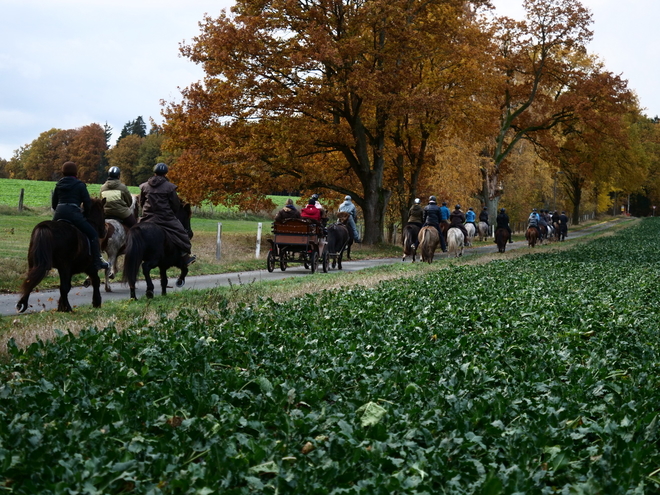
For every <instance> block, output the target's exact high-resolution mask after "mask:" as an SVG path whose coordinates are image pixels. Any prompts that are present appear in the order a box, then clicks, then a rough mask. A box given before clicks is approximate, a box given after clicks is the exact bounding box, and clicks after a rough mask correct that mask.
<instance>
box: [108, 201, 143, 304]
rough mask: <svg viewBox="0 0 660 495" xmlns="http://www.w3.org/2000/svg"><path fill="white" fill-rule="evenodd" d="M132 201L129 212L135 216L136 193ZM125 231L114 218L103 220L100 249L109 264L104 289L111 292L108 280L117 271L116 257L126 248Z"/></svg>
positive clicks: (112, 277)
mask: <svg viewBox="0 0 660 495" xmlns="http://www.w3.org/2000/svg"><path fill="white" fill-rule="evenodd" d="M132 196H133V203H131V213H133V214H134V215H135V216H136V217H137V200H138V197H139V196H138V195H137V194H133V195H132ZM126 231H127V229H126V228H125V227H124V225H123V224H122V223H121V222H120V221H119V220H116V219H114V218H111V219H108V220H106V222H105V232H106V234H105V237H103V238H102V239H100V241H101V251H105V253H106V254H107V255H108V264H109V265H110V266H109V267H108V269H107V270H106V271H105V291H106V292H112V288H111V287H110V280H114V278H115V275H116V274H117V272H118V269H117V258H119V256H121V255H122V254H124V249H125V248H126Z"/></svg>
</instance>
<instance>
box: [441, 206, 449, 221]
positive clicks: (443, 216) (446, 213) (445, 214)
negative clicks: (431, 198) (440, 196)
mask: <svg viewBox="0 0 660 495" xmlns="http://www.w3.org/2000/svg"><path fill="white" fill-rule="evenodd" d="M449 215H451V211H449V208H447V207H446V206H441V207H440V220H449Z"/></svg>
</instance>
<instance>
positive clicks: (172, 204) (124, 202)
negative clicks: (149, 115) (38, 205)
mask: <svg viewBox="0 0 660 495" xmlns="http://www.w3.org/2000/svg"><path fill="white" fill-rule="evenodd" d="M153 171H154V175H153V176H152V177H150V178H149V179H148V180H147V181H146V182H144V183H143V184H140V195H139V198H138V204H139V206H140V208H141V210H142V216H141V217H140V218H139V219H138V218H136V215H135V212H134V210H135V209H134V207H133V196H132V195H131V193H130V191H129V190H128V187H126V185H125V184H124V183H123V182H121V180H120V175H121V171H120V170H119V168H118V167H110V169H109V170H108V180H107V181H106V182H105V183H104V184H103V185H102V186H101V191H100V194H101V198H103V199H105V203H104V206H103V209H104V213H105V217H106V219H115V220H117V221H119V222H121V224H122V225H123V226H124V228H126V229H127V230H128V229H130V228H131V227H133V226H135V225H136V224H137V223H138V222H153V223H155V224H157V225H158V226H160V227H161V228H163V230H165V232H166V233H167V236H168V239H169V241H170V242H171V243H172V244H173V245H174V246H175V247H176V248H177V249H178V250H179V251H180V252H181V257H182V258H183V259H182V261H183V263H184V264H186V265H191V264H192V263H194V262H195V260H196V257H195V256H194V255H192V254H191V248H192V246H191V243H190V236H189V234H188V232H187V231H186V229H185V228H184V227H183V224H182V223H181V221H180V220H179V219H178V218H177V217H176V212H177V211H178V210H179V208H181V201H180V199H179V196H178V194H177V192H176V189H177V187H176V186H175V185H174V184H172V183H171V182H170V181H169V180H168V178H167V177H166V176H167V173H168V171H169V169H168V167H167V165H166V164H165V163H158V164H156V166H155V167H154V170H153ZM77 175H78V166H77V165H76V164H75V163H74V162H71V161H68V162H66V163H64V165H62V178H61V179H60V180H59V181H58V182H57V184H56V186H55V190H54V191H53V197H52V204H51V206H52V208H53V210H55V214H54V216H53V220H65V221H68V222H70V223H71V224H73V225H74V226H75V227H77V228H78V229H79V230H80V231H82V232H83V233H84V234H85V235H86V236H87V238H88V239H89V245H90V253H91V256H92V265H93V267H94V269H95V270H106V269H107V268H108V267H109V266H108V263H107V262H106V261H105V260H104V259H103V258H102V257H101V245H100V243H99V236H98V233H97V232H96V229H94V227H93V226H92V224H90V223H89V222H88V221H87V219H86V218H85V214H86V212H89V211H90V205H91V197H90V195H89V192H88V191H87V186H86V185H85V183H84V182H82V181H81V180H80V179H78V178H77Z"/></svg>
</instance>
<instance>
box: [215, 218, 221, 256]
mask: <svg viewBox="0 0 660 495" xmlns="http://www.w3.org/2000/svg"><path fill="white" fill-rule="evenodd" d="M221 252H222V222H218V236H217V238H216V240H215V259H216V260H217V261H220V254H221Z"/></svg>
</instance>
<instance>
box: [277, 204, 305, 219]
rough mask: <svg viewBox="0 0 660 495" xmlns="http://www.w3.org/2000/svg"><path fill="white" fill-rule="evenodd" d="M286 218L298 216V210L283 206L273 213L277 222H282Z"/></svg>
mask: <svg viewBox="0 0 660 495" xmlns="http://www.w3.org/2000/svg"><path fill="white" fill-rule="evenodd" d="M287 218H300V212H299V211H298V210H296V209H295V208H287V207H286V206H285V207H284V208H282V209H281V210H280V211H278V212H277V215H275V221H276V222H278V223H279V222H283V221H284V220H286V219H287Z"/></svg>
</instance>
